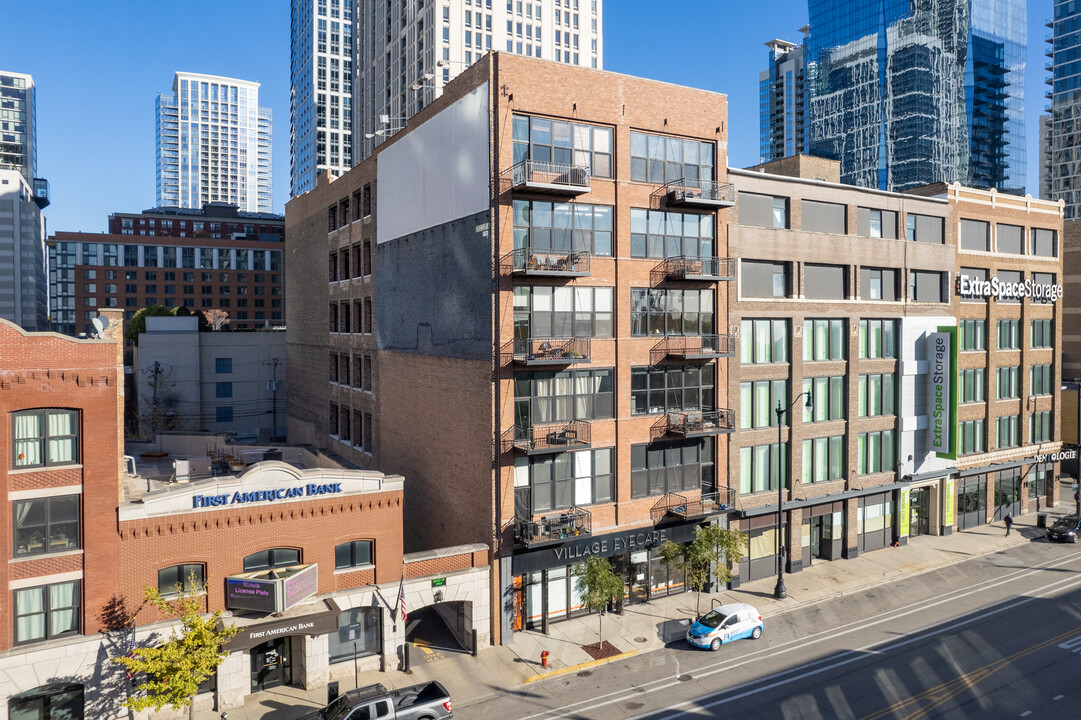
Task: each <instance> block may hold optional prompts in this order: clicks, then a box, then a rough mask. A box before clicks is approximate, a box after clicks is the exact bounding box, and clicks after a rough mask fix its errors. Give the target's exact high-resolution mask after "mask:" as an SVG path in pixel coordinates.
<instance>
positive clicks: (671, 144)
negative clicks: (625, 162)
mask: <svg viewBox="0 0 1081 720" xmlns="http://www.w3.org/2000/svg"><path fill="white" fill-rule="evenodd" d="M631 180H635V181H638V182H651V183H670V182H675V181H676V180H690V181H698V180H713V143H711V142H699V141H698V140H684V139H682V138H676V137H666V136H664V135H652V134H648V133H640V132H633V131H632V132H631Z"/></svg>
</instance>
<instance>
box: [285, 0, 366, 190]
mask: <svg viewBox="0 0 1081 720" xmlns="http://www.w3.org/2000/svg"><path fill="white" fill-rule="evenodd" d="M353 2H354V0H292V10H291V13H290V31H289V39H290V48H291V50H290V65H289V66H290V72H289V75H290V80H291V84H292V88H291V90H292V92H291V94H290V100H289V181H290V182H289V195H290V197H296V196H297V195H300V194H301V193H304V192H307V191H308V190H311V189H312V188H314V187H315V178H316V177H317V176H318V175H319V173H321V172H323V171H324V170H330V171H332V172H333V173H334V175H335V176H338V175H342V174H343V173H345V171H346V170H348V169H349V168H351V167H352V166H353V134H352V128H353V107H352V97H353V92H352V89H353Z"/></svg>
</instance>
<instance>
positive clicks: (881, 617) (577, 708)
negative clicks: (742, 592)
mask: <svg viewBox="0 0 1081 720" xmlns="http://www.w3.org/2000/svg"><path fill="white" fill-rule="evenodd" d="M1079 557H1081V552H1075V553H1072V554H1071V555H1069V556H1067V557H1065V558H1059V559H1056V560H1053V561H1048V562H1045V563H1041V564H1039V565H1036V566H1034V567H1032V568H1028V569H1020V570H1014V571H1011V572H1010V573H1007V574H1006V575H1004V576H1000V577H998V578H997V579H996V580H994V581H987V582H985V583H983V584H982V585H977V586H970V587H968V588H966V589H964V590H959V591H957V592H954V593H953V594H949V595H943V596H940V598H939V599H938V600H937V601H933V602H927V601H924V600H920V601H916V602H913V603H911V604H909V605H906V606H902V607H901V608H898V609H897V610H890V611H886V612H882V613H879V614H878V615H872V616H870V617H868V618H866V619H862V620H857V621H854V622H851V623H848V624H846V625H841V626H839V627H838V628H835V629H831V630H823V631H821V632H818V633H815V634H812V635H809V636H806V637H803V638H800V639H797V640H790V641H787V642H784V643H780V644H779V645H776V646H774V647H772V648H770V649H769V650H758V651H754V652H752V653H748V654H747V655H745V656H743V658H742V659H741V660H740V661H739V662H736V663H733V662H732V661H731V660H728V661H719V662H717V663H713V664H710V665H705V666H703V667H702V668H701V669H700V671H699V672H696V673H694V674H693V677H694V678H695V679H699V678H705V677H709V676H712V675H715V674H718V673H721V672H731V671H732V670H733V669H736V668H740V667H743V666H745V665H749V664H750V663H751V662H752V661H757V660H766V659H770V658H773V657H776V656H781V655H786V654H788V653H789V652H790V651H791V650H794V649H800V648H803V647H809V646H812V645H815V644H817V643H818V642H819V641H820V639H821V638H826V637H828V638H836V637H840V636H842V635H848V634H850V633H853V632H857V631H859V630H863V629H866V628H869V627H872V626H875V625H880V624H882V623H884V622H889V621H892V620H896V619H897V618H900V617H904V616H906V615H912V614H914V613H922V612H924V611H925V610H926V609H927V608H930V607H934V606H937V605H942V604H946V603H951V602H954V601H956V600H958V599H960V598H964V597H967V596H969V595H975V594H979V593H983V592H985V591H986V590H988V589H990V588H995V587H999V586H1001V585H1008V584H1013V583H1016V582H1017V581H1018V580H1020V579H1023V578H1025V577H1028V576H1030V575H1036V574H1039V573H1041V572H1043V571H1044V570H1048V569H1054V568H1057V567H1059V566H1062V565H1066V564H1069V563H1071V562H1074V561H1076V560H1078V559H1079ZM1078 582H1079V581H1078V580H1077V579H1072V578H1068V579H1065V580H1059V581H1057V582H1054V583H1050V584H1048V585H1046V586H1044V587H1043V588H1042V589H1041V594H1047V593H1048V592H1049V591H1050V590H1051V589H1052V588H1055V587H1057V586H1059V585H1067V584H1076V583H1078ZM851 594H853V595H854V594H856V593H851ZM1037 597H1040V595H1033V596H1030V597H1026V598H1023V599H1021V600H1020V601H1018V602H1016V603H1013V604H1011V605H1006V606H1003V607H1001V608H999V609H998V610H995V611H993V612H995V613H998V612H1003V611H1005V610H1008V609H1012V608H1015V607H1018V606H1020V605H1024V604H1025V603H1027V602H1030V601H1031V600H1034V599H1036V598H1037ZM831 599H832V598H831ZM829 600H830V599H826V600H822V601H820V602H818V603H810V604H808V605H804V606H802V607H803V608H810V607H814V606H816V605H819V604H821V603H823V602H828V601H829ZM985 607H986V606H985ZM902 611H904V612H902ZM986 617H987V614H986V613H985V614H983V615H982V616H979V617H972V618H970V619H969V620H967V621H965V622H963V623H961V625H964V624H968V623H971V622H976V621H978V620H982V619H985V618H986ZM939 624H940V623H939ZM956 627H960V625H954V626H953V628H956ZM913 632H914V633H915V632H917V631H913ZM924 639H926V636H923V635H917V636H916V637H913V638H911V639H909V640H905V641H902V642H900V643H898V644H896V645H893V646H890V647H887V648H885V649H883V650H882V651H881V652H886V651H888V650H892V649H896V648H899V647H902V646H904V645H908V644H910V643H913V642H919V641H922V640H924ZM879 644H880V643H877V642H876V643H871V644H868V645H867V646H865V647H863V648H859V649H858V652H860V653H864V652H867V651H868V650H871V649H873V648H874V647H875V646H876V645H879ZM854 652H856V651H851V650H846V651H841V652H839V653H838V654H836V655H834V656H833V657H832V658H827V659H823V660H818V661H815V662H812V663H808V664H805V665H803V666H802V667H800V668H794V669H791V670H786V671H783V672H781V673H776V674H774V675H771V676H767V677H766V678H759V679H757V680H753V681H750V682H747V683H743V684H741V685H737V686H735V687H732V688H729V689H727V690H722V691H719V692H718V693H712V694H711V695H712V696H716V695H719V694H722V693H727V692H734V691H737V690H740V689H741V688H745V687H751V686H753V685H756V684H758V683H764V682H767V681H768V680H769V679H771V678H782V677H784V676H785V675H789V674H792V673H795V672H797V671H798V670H805V669H807V668H809V667H814V666H815V665H819V664H823V663H831V664H829V665H828V666H827V667H824V668H821V669H819V670H815V671H813V672H811V673H805V674H804V675H797V676H794V677H793V678H790V679H788V680H783V681H778V682H776V683H774V684H770V685H766V686H763V687H760V688H758V689H756V690H752V691H749V692H746V693H743V694H741V695H738V696H737V698H742V697H745V696H748V695H752V694H754V693H755V692H760V691H762V690H767V689H770V688H772V687H776V686H779V685H785V684H788V683H790V682H793V681H794V680H797V679H801V678H802V677H809V676H811V675H817V674H818V673H820V672H824V671H825V670H829V669H834V668H837V667H840V666H842V665H847V664H848V663H850V662H855V661H856V660H859V659H863V657H864V655H862V654H860V655H856V656H855V657H852V658H848V659H845V660H843V661H841V662H834V661H836V660H838V659H841V658H845V657H846V656H848V655H853V654H854ZM702 671H705V672H702ZM682 684H683V683H682V682H681V681H679V680H677V679H676V678H675V676H670V677H668V678H659V679H657V680H654V681H651V682H649V683H646V684H644V685H641V686H638V687H636V688H634V691H635V694H636V696H641V695H648V694H652V693H656V692H660V691H663V690H667V689H670V688H673V687H677V686H680V685H682ZM711 695H706V696H703V698H706V697H710V696H711ZM626 697H627V690H625V689H624V690H619V691H615V692H611V693H607V694H604V695H598V696H595V697H593V698H590V700H585V701H579V702H575V703H570V704H567V705H564V706H562V707H558V708H552V709H549V710H544V711H542V712H539V713H534V714H533V715H527V716H525V717H523V718H522V720H534V718H551V719H552V720H555V719H556V718H563V717H571V716H575V715H577V714H579V713H581V712H584V711H586V710H594V709H597V708H602V707H605V706H608V705H614V704H616V703H619V702H623V701H624V700H626ZM703 698H697V699H696V700H692V701H687V702H684V703H680V704H678V705H674V706H672V707H670V708H660V709H658V710H654V711H652V712H649V713H645V714H643V715H639V716H637V717H636V718H632V719H631V720H637V719H638V718H646V717H652V716H654V715H657V714H658V713H660V712H662V711H663V710H665V709H668V710H677V709H679V708H681V707H684V706H687V705H690V704H691V703H692V702H697V700H701V699H703ZM731 699H736V698H730V699H729V700H731ZM729 700H724V701H721V702H720V703H718V704H723V702H728V701H729ZM596 701H600V702H596ZM589 702H592V703H593V704H591V705H587V704H586V703H589ZM707 707H711V706H707ZM687 714H689V713H688V712H680V713H678V714H676V715H668V716H665V720H670V718H676V717H681V716H683V715H687Z"/></svg>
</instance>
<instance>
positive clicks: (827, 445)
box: [803, 435, 845, 483]
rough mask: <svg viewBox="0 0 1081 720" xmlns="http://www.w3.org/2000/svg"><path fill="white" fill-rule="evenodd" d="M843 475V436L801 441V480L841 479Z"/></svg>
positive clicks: (806, 481) (809, 481)
mask: <svg viewBox="0 0 1081 720" xmlns="http://www.w3.org/2000/svg"><path fill="white" fill-rule="evenodd" d="M844 477H845V450H844V436H842V435H835V436H833V437H823V438H814V439H811V440H804V441H803V482H805V483H819V482H829V481H831V480H843V479H844Z"/></svg>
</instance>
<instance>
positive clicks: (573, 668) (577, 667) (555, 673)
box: [522, 650, 638, 684]
mask: <svg viewBox="0 0 1081 720" xmlns="http://www.w3.org/2000/svg"><path fill="white" fill-rule="evenodd" d="M637 654H638V651H637V650H630V651H628V652H625V653H620V654H619V655H613V656H612V657H609V658H604V659H602V660H593V661H591V662H586V663H579V664H578V665H571V666H570V667H565V668H560V669H559V670H553V671H552V672H547V673H544V674H543V675H534V676H533V677H531V678H526V679H525V680H523V681H522V682H523V683H524V684H529V683H532V682H537V681H538V680H547V679H548V678H553V677H558V676H560V675H566V674H568V673H572V672H576V671H578V670H584V669H585V668H591V667H596V666H598V665H607V664H608V663H610V662H615V661H616V660H623V659H624V658H629V657H630V656H631V655H637Z"/></svg>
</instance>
